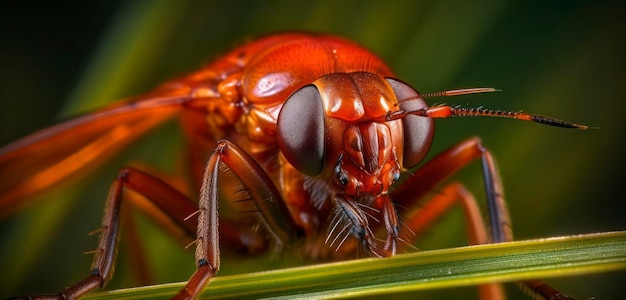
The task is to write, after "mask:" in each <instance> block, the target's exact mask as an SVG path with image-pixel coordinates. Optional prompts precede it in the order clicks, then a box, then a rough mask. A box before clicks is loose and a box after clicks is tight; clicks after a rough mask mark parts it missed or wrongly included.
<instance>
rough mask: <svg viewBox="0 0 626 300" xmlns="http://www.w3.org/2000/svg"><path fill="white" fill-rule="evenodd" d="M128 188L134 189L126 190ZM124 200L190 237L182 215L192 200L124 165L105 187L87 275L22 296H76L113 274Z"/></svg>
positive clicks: (191, 209)
mask: <svg viewBox="0 0 626 300" xmlns="http://www.w3.org/2000/svg"><path fill="white" fill-rule="evenodd" d="M130 190H132V191H134V192H136V193H134V194H129V193H127V192H128V191H130ZM135 196H141V197H135ZM128 201H130V202H132V203H133V204H135V206H136V207H139V208H140V209H142V210H144V211H145V212H146V213H147V214H148V215H149V216H150V217H153V218H155V219H156V221H157V223H159V224H160V225H162V226H163V227H165V228H167V229H169V230H170V232H177V233H178V234H177V235H175V236H178V237H179V238H180V237H185V238H186V239H187V240H191V238H189V237H190V236H193V234H192V233H193V230H194V225H195V224H186V223H185V222H184V219H185V218H186V217H187V216H189V215H190V214H192V213H193V212H195V211H196V210H197V207H196V204H195V203H193V202H192V201H191V200H189V199H188V198H187V197H186V196H184V195H183V194H181V193H180V192H178V191H177V190H176V189H174V188H172V187H171V186H169V185H168V184H167V183H165V182H164V181H162V180H160V179H158V178H156V177H154V176H151V175H149V174H147V173H144V172H142V171H139V170H137V169H134V168H124V169H122V170H121V171H120V172H119V174H118V176H117V178H116V180H115V181H114V182H113V184H112V185H111V188H110V190H109V195H108V198H107V201H106V204H105V213H104V216H103V218H102V228H101V229H100V237H99V242H98V248H97V249H96V250H95V251H93V252H94V253H95V256H94V259H93V262H92V265H91V273H90V275H89V276H87V277H86V278H85V279H83V280H82V281H80V282H78V283H76V284H74V285H72V286H70V287H68V288H66V289H64V290H63V291H61V292H60V293H58V294H56V295H41V296H28V297H25V298H27V299H30V298H39V297H49V298H57V299H76V298H78V297H81V296H83V295H84V294H86V293H88V292H90V291H92V290H94V289H97V288H100V287H103V286H104V285H105V284H106V283H107V282H108V281H109V280H110V279H111V277H112V276H113V269H114V268H113V266H114V262H115V257H116V255H117V253H116V252H117V251H116V249H117V246H118V237H119V225H120V218H121V216H122V215H121V210H120V209H121V206H122V202H128Z"/></svg>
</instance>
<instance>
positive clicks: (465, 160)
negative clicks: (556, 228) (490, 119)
mask: <svg viewBox="0 0 626 300" xmlns="http://www.w3.org/2000/svg"><path fill="white" fill-rule="evenodd" d="M478 158H480V159H481V161H482V169H483V178H484V182H485V192H486V195H487V205H488V207H489V216H490V229H491V232H490V234H491V242H505V241H511V240H513V233H512V231H511V226H510V218H509V213H508V209H507V206H506V203H505V201H504V193H503V189H502V185H501V183H500V175H499V174H498V171H497V167H496V165H495V162H494V161H493V158H492V156H491V153H490V152H489V151H488V150H487V149H485V148H484V147H483V146H482V145H481V143H480V139H478V138H470V139H467V140H465V141H463V142H461V143H459V144H457V145H455V146H453V147H451V148H449V149H448V150H446V151H444V152H442V153H441V154H439V155H437V156H436V157H435V158H433V159H432V160H431V161H429V162H428V163H427V164H426V165H424V166H423V167H422V168H420V169H418V170H417V171H416V172H415V174H413V176H411V177H409V178H408V179H407V180H406V181H405V182H403V183H402V184H401V185H400V186H399V187H398V188H397V189H396V190H394V191H393V192H392V198H393V199H394V200H395V201H396V203H398V204H400V205H403V206H405V207H413V206H415V205H416V204H417V201H418V200H419V199H420V198H421V197H423V196H424V195H425V194H426V193H428V192H429V191H431V190H432V189H433V188H434V187H435V186H436V185H437V184H438V183H440V182H442V181H443V180H444V179H446V178H448V177H449V176H451V175H452V174H454V173H455V172H457V171H458V170H459V169H461V168H463V167H465V166H466V165H467V164H469V163H470V162H472V161H474V160H475V159H478ZM521 284H522V288H523V289H524V290H525V291H527V292H528V293H529V294H532V296H538V297H545V298H546V299H552V297H559V298H558V299H571V298H569V297H568V296H567V295H564V294H562V293H560V292H558V291H557V290H556V289H554V288H551V287H549V286H548V285H546V284H544V283H542V282H539V281H526V282H523V283H521Z"/></svg>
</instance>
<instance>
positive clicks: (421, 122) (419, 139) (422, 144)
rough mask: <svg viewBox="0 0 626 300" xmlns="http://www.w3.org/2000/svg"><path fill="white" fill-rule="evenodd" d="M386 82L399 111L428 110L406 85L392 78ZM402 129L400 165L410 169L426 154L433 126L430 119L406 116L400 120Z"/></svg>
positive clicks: (430, 142)
mask: <svg viewBox="0 0 626 300" xmlns="http://www.w3.org/2000/svg"><path fill="white" fill-rule="evenodd" d="M387 82H389V84H390V85H391V88H392V89H393V92H394V94H395V95H396V99H398V103H399V106H400V110H404V111H414V110H418V109H422V108H428V105H427V104H426V102H424V100H423V99H422V98H421V97H420V95H419V93H418V92H417V91H416V90H414V89H413V88H412V87H411V86H409V85H408V84H406V83H404V82H402V81H400V80H397V79H393V78H387ZM402 128H403V129H404V152H403V153H404V154H403V155H402V159H403V161H402V165H403V167H405V168H412V167H415V166H416V165H417V164H418V163H420V162H421V161H422V160H423V159H424V157H425V156H426V154H427V153H428V150H429V149H430V145H431V144H432V141H433V135H434V129H435V124H434V122H433V119H432V118H428V117H421V116H415V115H408V116H406V117H404V118H402Z"/></svg>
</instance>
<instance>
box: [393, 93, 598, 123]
mask: <svg viewBox="0 0 626 300" xmlns="http://www.w3.org/2000/svg"><path fill="white" fill-rule="evenodd" d="M497 91H499V90H497V89H494V88H471V89H459V90H449V91H443V92H437V93H429V94H422V95H420V97H421V98H429V97H448V96H459V95H468V94H478V93H489V92H497ZM410 100H411V99H404V101H410ZM407 115H416V116H422V117H430V118H448V117H499V118H508V119H516V120H522V121H532V122H535V123H539V124H544V125H550V126H556V127H562V128H574V129H589V128H595V127H589V126H586V125H580V124H576V123H572V122H567V121H563V120H559V119H555V118H550V117H545V116H540V115H531V114H526V113H523V112H511V111H502V110H493V109H485V108H482V107H478V108H463V107H459V106H449V105H437V106H433V107H429V108H422V109H417V110H413V111H394V112H389V113H387V114H386V115H385V116H384V117H383V118H382V119H381V121H391V120H397V119H401V118H404V117H405V116H407Z"/></svg>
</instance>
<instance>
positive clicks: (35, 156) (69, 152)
mask: <svg viewBox="0 0 626 300" xmlns="http://www.w3.org/2000/svg"><path fill="white" fill-rule="evenodd" d="M188 99H189V97H188V96H187V95H172V96H165V97H156V98H155V97H142V98H138V99H133V100H132V101H128V102H123V103H120V104H115V105H113V106H110V107H107V108H104V109H102V110H98V111H95V112H93V113H89V114H86V115H83V116H80V117H77V118H74V119H70V120H68V121H66V122H63V123H60V124H57V125H55V126H52V127H49V128H46V129H44V130H41V131H39V132H36V133H34V134H32V135H30V136H27V137H25V138H23V139H21V140H18V141H16V142H14V143H12V144H9V145H6V146H5V147H2V148H0V178H2V180H1V181H0V211H1V212H2V213H0V215H7V214H10V213H11V212H12V211H14V210H15V209H17V208H18V207H19V206H21V205H22V204H23V203H22V202H23V201H21V200H23V199H27V198H29V197H31V196H34V195H36V194H38V193H41V192H43V191H45V190H47V189H49V188H51V187H53V186H54V185H56V184H58V183H60V182H61V181H62V180H64V179H67V178H70V177H71V176H74V177H76V176H77V175H79V174H83V173H86V172H88V171H89V170H93V169H95V168H97V167H98V166H100V165H102V164H103V163H104V162H106V161H107V159H108V158H110V157H112V156H113V155H114V154H116V153H118V152H119V151H120V150H121V149H123V148H124V147H126V146H127V145H128V144H129V143H130V142H132V141H133V140H135V139H137V138H138V137H140V136H142V135H143V134H145V133H146V132H147V131H149V130H150V129H152V128H154V127H155V126H157V125H159V124H162V123H163V122H165V121H167V120H169V119H171V118H172V117H174V116H175V115H176V114H177V113H178V112H180V111H181V109H182V104H183V103H184V102H185V101H187V100H188Z"/></svg>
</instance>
